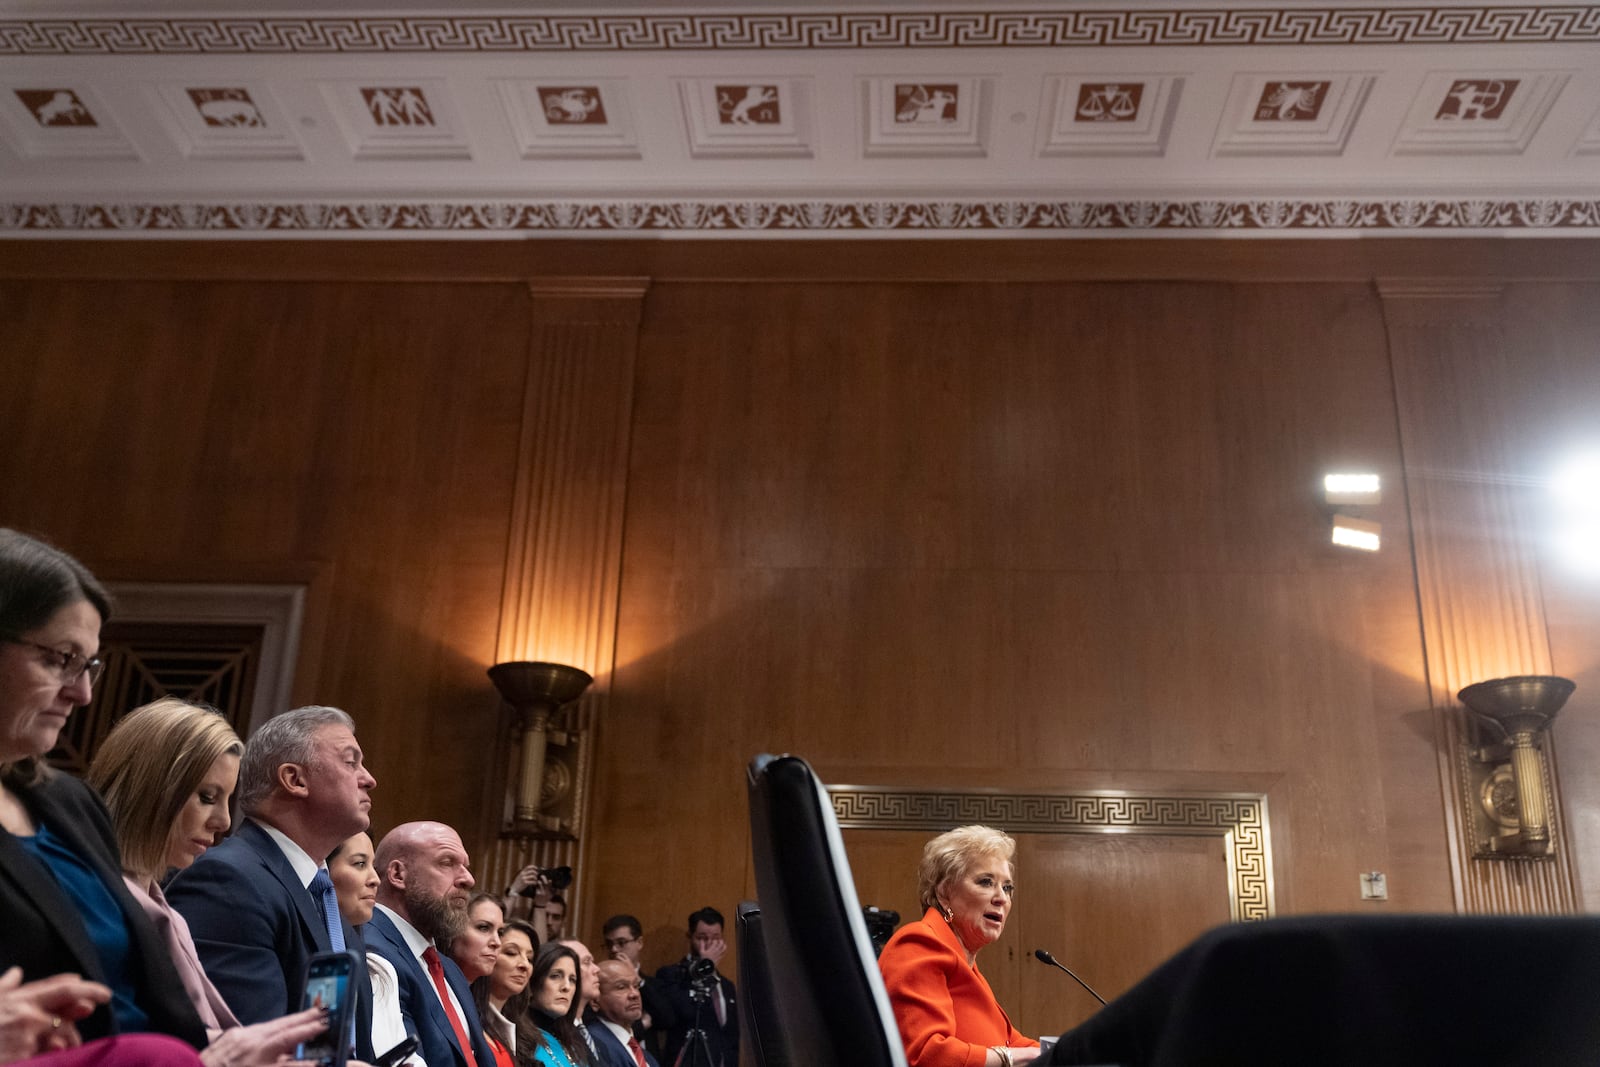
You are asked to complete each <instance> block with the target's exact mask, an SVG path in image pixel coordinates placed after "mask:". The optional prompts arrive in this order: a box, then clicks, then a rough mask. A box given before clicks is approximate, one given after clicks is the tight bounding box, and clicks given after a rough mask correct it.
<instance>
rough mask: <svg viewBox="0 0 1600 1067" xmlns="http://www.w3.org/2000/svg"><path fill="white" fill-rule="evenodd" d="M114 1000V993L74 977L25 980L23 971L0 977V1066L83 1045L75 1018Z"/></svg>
mask: <svg viewBox="0 0 1600 1067" xmlns="http://www.w3.org/2000/svg"><path fill="white" fill-rule="evenodd" d="M110 999H111V990H109V989H107V988H106V987H105V986H103V985H101V984H100V983H99V982H89V981H85V980H84V979H82V978H80V977H79V976H77V975H75V974H57V975H52V976H51V977H49V978H41V979H40V980H38V981H37V982H23V980H22V968H21V967H13V968H11V969H10V970H8V971H7V972H6V973H5V974H3V975H0V1063H10V1062H12V1061H13V1060H21V1059H27V1058H28V1057H29V1056H37V1055H39V1054H40V1053H42V1052H55V1051H57V1050H59V1049H64V1048H75V1047H77V1046H78V1045H81V1044H83V1038H82V1037H80V1036H79V1034H78V1028H77V1027H76V1026H75V1025H73V1024H74V1023H75V1022H76V1021H77V1020H79V1019H83V1018H87V1017H88V1016H89V1015H90V1014H91V1013H93V1011H94V1009H95V1008H97V1007H98V1006H100V1005H101V1004H104V1003H106V1002H107V1001H109V1000H110Z"/></svg>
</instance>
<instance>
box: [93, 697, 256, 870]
mask: <svg viewBox="0 0 1600 1067" xmlns="http://www.w3.org/2000/svg"><path fill="white" fill-rule="evenodd" d="M243 752H244V742H242V741H240V740H239V735H238V734H236V733H234V732H233V727H232V726H229V725H228V720H226V719H224V718H223V717H222V716H221V715H220V714H219V713H218V712H217V711H216V710H215V709H213V708H208V707H205V706H204V705H200V704H191V703H189V702H188V701H186V700H179V699H178V698H177V697H162V698H161V699H160V700H156V701H152V702H151V703H149V704H146V705H144V706H143V707H140V708H135V709H134V710H133V711H131V712H129V713H128V714H127V715H124V716H123V717H122V718H121V719H120V720H118V722H117V724H116V725H115V726H114V727H112V729H111V733H110V734H108V735H107V736H106V739H105V740H104V741H103V742H101V744H100V751H99V752H98V753H97V754H96V755H95V758H94V763H92V764H91V765H90V767H89V773H88V776H87V777H88V782H89V784H90V785H92V786H94V787H95V788H96V789H98V790H99V791H100V795H101V796H103V797H105V800H106V806H107V807H108V808H110V809H111V821H112V823H113V825H114V826H115V827H116V832H117V843H118V844H119V845H121V847H122V867H123V869H124V870H126V871H128V872H129V873H130V874H133V875H134V876H136V877H140V878H150V879H157V878H160V876H161V875H162V874H163V873H165V871H166V869H167V838H168V837H169V836H170V835H171V833H172V823H173V820H175V819H176V818H177V817H178V812H179V811H181V810H182V809H183V805H184V802H185V801H187V800H188V798H189V794H190V793H193V792H194V791H195V790H196V789H198V788H199V787H200V782H201V781H202V780H203V779H204V778H205V776H206V772H207V771H209V770H210V769H211V765H212V764H213V763H215V762H216V761H217V757H219V756H222V755H226V754H232V755H235V756H237V755H240V754H241V753H243Z"/></svg>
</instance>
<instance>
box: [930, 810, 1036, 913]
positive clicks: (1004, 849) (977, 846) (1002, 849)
mask: <svg viewBox="0 0 1600 1067" xmlns="http://www.w3.org/2000/svg"><path fill="white" fill-rule="evenodd" d="M1016 854H1017V842H1016V841H1015V840H1014V839H1012V838H1011V837H1008V836H1007V835H1005V834H1003V833H1001V832H1000V831H999V830H994V829H991V828H989V827H987V826H976V825H975V826H958V827H956V828H955V829H954V830H949V831H946V832H945V833H942V834H940V835H939V836H938V837H936V838H934V839H933V840H932V841H929V842H928V843H927V844H926V845H923V846H922V862H921V863H920V864H918V866H917V896H918V899H920V900H921V902H922V906H923V908H925V909H926V908H937V907H938V906H939V895H938V894H939V889H940V887H942V886H943V885H944V884H945V883H946V882H949V881H950V880H951V879H952V878H959V877H960V876H961V875H963V874H965V873H966V872H967V871H969V870H971V869H972V868H973V867H974V866H976V865H977V864H978V862H979V861H980V860H985V859H988V858H989V857H990V856H997V857H999V858H1000V859H1003V860H1005V861H1006V862H1007V863H1010V862H1011V857H1013V856H1015V855H1016Z"/></svg>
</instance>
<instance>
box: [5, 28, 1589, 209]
mask: <svg viewBox="0 0 1600 1067" xmlns="http://www.w3.org/2000/svg"><path fill="white" fill-rule="evenodd" d="M180 2H181V7H180ZM208 2H209V3H214V4H215V6H216V10H207V9H205V4H207V3H208ZM427 2H428V0H402V3H404V4H407V5H409V6H405V7H403V8H398V9H389V8H386V7H384V6H382V4H381V0H342V2H340V0H335V2H334V4H333V5H330V6H327V7H324V8H322V9H320V10H319V11H318V12H316V13H314V14H299V15H289V14H275V15H258V14H253V13H249V11H248V9H247V6H246V0H84V6H82V7H81V8H80V9H79V10H71V9H68V8H66V7H65V5H64V4H51V3H48V2H47V0H0V234H9V235H14V236H22V237H34V238H47V239H48V238H58V237H63V238H64V237H82V236H102V235H117V236H125V237H132V238H160V237H166V236H180V235H182V236H196V235H199V236H217V237H225V238H232V237H238V236H242V235H254V236H262V237H274V236H312V237H327V238H339V237H343V236H353V235H362V234H365V235H370V234H374V233H377V234H396V235H411V236H424V237H426V236H438V237H441V238H446V237H458V236H478V237H491V238H492V237H501V238H509V239H517V238H527V237H531V236H538V235H543V234H561V235H574V234H594V235H607V234H626V235H642V236H650V235H662V236H678V237H690V238H692V237H698V236H715V235H721V234H744V235H748V236H751V237H761V238H776V237H782V236H785V235H791V234H808V235H814V236H838V237H872V236H874V235H880V234H888V233H893V234H895V235H896V236H921V235H940V236H950V235H956V236H959V235H974V236H979V235H981V236H987V237H995V236H1030V237H1051V236H1093V235H1096V234H1113V233H1114V234H1119V235H1124V236H1127V235H1148V236H1158V237H1171V236H1178V235H1185V234H1191V233H1206V234H1209V235H1220V236H1240V237H1249V236H1255V235H1260V234H1265V233H1271V234H1278V235H1289V236H1295V235H1300V236H1328V235H1358V234H1359V235H1374V236H1384V235H1392V234H1409V233H1428V232H1449V233H1463V232H1503V233H1518V234H1521V235H1527V236H1547V235H1548V236H1555V235H1570V234H1584V233H1592V232H1594V231H1595V230H1596V229H1597V228H1600V223H1597V222H1596V209H1595V204H1596V200H1597V197H1600V62H1597V58H1600V3H1597V4H1549V3H1538V2H1527V3H1516V2H1510V3H1498V4H1481V3H1477V4H1475V3H1435V4H1427V5H1414V6H1411V5H1407V6H1401V5H1391V4H1379V3H1370V2H1369V3H1360V2H1355V0H1351V2H1338V0H1324V2H1322V3H1302V2H1301V0H1277V2H1275V3H1248V2H1239V3H1230V2H1227V0H1220V2H1219V0H1213V2H1212V3H1210V4H1207V5H1206V6H1193V5H1189V4H1181V3H1175V2H1173V0H1165V2H1161V0H1149V2H1142V0H1105V2H1103V3H1102V2H1099V0H1081V2H1078V3H1073V4H1071V5H1068V4H1064V3H1061V2H1060V0H1057V2H1055V3H1048V2H1045V3H1038V4H1032V5H1030V4H1029V3H1028V2H1027V0H1022V2H1020V3H1017V4H1008V5H1007V6H1006V8H1005V9H1004V10H1001V9H999V8H998V6H995V7H994V8H992V9H991V8H990V5H985V4H975V3H972V2H970V0H969V2H968V3H966V4H965V5H962V6H955V5H946V4H940V3H936V2H935V3H921V2H918V0H884V2H885V4H886V7H885V8H884V9H879V10H871V9H868V8H866V7H865V6H862V5H860V4H856V3H855V2H854V0H792V2H791V3H789V4H787V5H785V7H784V9H782V10H763V9H761V8H760V7H758V6H756V5H751V7H750V9H748V10H734V9H727V10H721V9H704V8H701V9H696V8H694V7H693V6H688V5H686V6H684V7H681V8H679V7H676V6H673V3H674V0H635V2H634V3H633V4H632V5H631V6H626V7H624V6H623V0H590V2H589V3H587V4H583V5H579V4H577V3H568V4H567V6H565V7H558V6H556V5H554V4H548V3H545V4H541V3H538V2H537V0H528V2H522V3H519V4H517V5H516V6H515V8H514V9H513V7H512V6H511V5H509V4H506V3H501V4H500V6H499V7H487V8H482V9H478V10H463V9H460V8H452V9H448V10H438V11H430V10H425V9H423V8H421V7H420V6H419V5H420V4H423V3H427ZM197 5H198V6H197ZM41 12H43V13H41ZM240 12H243V13H240Z"/></svg>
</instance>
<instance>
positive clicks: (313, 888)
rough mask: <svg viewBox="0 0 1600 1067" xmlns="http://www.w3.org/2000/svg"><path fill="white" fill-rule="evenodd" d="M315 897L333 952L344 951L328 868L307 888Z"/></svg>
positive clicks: (352, 1033)
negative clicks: (320, 905) (319, 906)
mask: <svg viewBox="0 0 1600 1067" xmlns="http://www.w3.org/2000/svg"><path fill="white" fill-rule="evenodd" d="M306 889H308V890H309V891H310V892H311V895H312V896H313V897H316V898H317V899H318V900H319V901H321V902H322V924H323V925H324V926H326V927H327V928H328V940H329V942H331V943H332V945H333V951H335V952H343V951H344V926H343V924H341V923H340V922H339V895H338V894H337V893H335V892H334V891H333V879H332V878H329V877H328V869H327V868H326V867H319V868H317V873H316V874H315V875H314V876H313V877H312V879H311V884H310V885H308V886H306ZM348 1040H349V1044H350V1048H351V1049H352V1050H353V1049H354V1048H355V1047H356V1016H355V1013H354V1012H351V1013H350V1033H349V1035H348Z"/></svg>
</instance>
